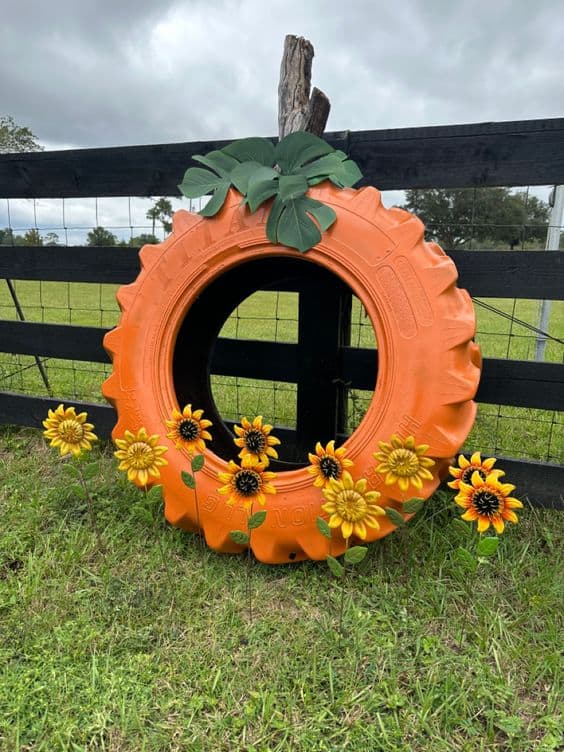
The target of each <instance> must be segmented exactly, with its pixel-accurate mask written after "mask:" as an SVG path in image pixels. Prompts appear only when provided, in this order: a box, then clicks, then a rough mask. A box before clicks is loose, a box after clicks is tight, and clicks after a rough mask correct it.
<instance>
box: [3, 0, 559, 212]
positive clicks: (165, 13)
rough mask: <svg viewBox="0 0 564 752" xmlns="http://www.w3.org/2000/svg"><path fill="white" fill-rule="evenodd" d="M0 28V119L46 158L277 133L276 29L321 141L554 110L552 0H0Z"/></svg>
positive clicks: (555, 21) (555, 23)
mask: <svg viewBox="0 0 564 752" xmlns="http://www.w3.org/2000/svg"><path fill="white" fill-rule="evenodd" d="M1 21H2V23H1V26H0V71H1V73H0V102H1V105H0V114H5V115H12V116H13V118H14V119H15V121H16V122H17V123H19V124H22V125H27V126H29V127H30V128H31V129H32V130H33V132H34V133H35V134H36V135H37V137H38V139H39V140H40V142H41V143H42V144H44V145H45V146H46V148H48V149H58V148H69V147H73V146H81V147H89V146H110V145H112V146H113V145H125V144H143V143H159V142H160V143H164V142H171V141H191V140H200V139H204V140H205V139H211V138H225V139H229V138H239V137H243V136H250V135H273V134H274V133H275V132H276V122H277V85H278V75H279V67H280V58H281V53H282V47H283V40H284V36H285V34H287V33H293V34H298V35H302V36H305V37H307V38H308V39H310V40H311V41H312V43H313V45H314V47H315V59H314V65H313V82H314V84H315V85H317V86H318V87H319V88H321V89H322V90H323V91H324V92H325V93H326V94H327V95H328V96H329V98H330V100H331V104H332V109H331V115H330V118H329V123H328V126H327V129H328V130H341V129H351V130H364V129H377V128H395V127H402V126H420V125H438V124H448V123H465V122H480V121H486V120H517V119H529V118H542V117H556V116H561V115H562V114H563V109H564V108H563V104H564V103H563V97H562V81H563V80H564V52H563V50H564V42H563V40H564V14H563V13H562V5H561V0H536V2H531V0H472V2H470V1H469V0H466V1H465V2H463V1H462V0H459V1H458V2H457V1H456V0H403V2H389V1H387V2H381V1H380V0H346V2H343V1H342V0H340V1H339V2H337V1H336V0H262V1H261V0H215V1H214V0H205V2H204V1H203V0H160V2H158V1H155V0H80V1H78V0H51V1H50V2H41V0H2V19H1ZM12 209H13V211H14V212H17V211H19V210H18V209H17V207H16V206H14V207H12ZM2 221H3V218H2V217H0V225H1V224H2ZM21 221H22V222H23V220H21Z"/></svg>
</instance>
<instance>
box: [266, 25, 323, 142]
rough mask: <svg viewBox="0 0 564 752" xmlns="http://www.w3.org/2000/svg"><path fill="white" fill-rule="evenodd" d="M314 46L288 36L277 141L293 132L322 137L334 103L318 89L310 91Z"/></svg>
mask: <svg viewBox="0 0 564 752" xmlns="http://www.w3.org/2000/svg"><path fill="white" fill-rule="evenodd" d="M313 54H314V53H313V45H312V44H311V42H310V41H308V40H307V39H304V38H303V37H296V36H294V35H293V34H288V35H287V36H286V39H285V40H284V54H283V55H282V63H281V65H280V83H279V84H278V137H279V138H280V139H283V138H284V136H287V135H288V133H293V132H294V131H309V133H313V134H315V135H316V136H322V135H323V131H324V130H325V126H326V125H327V118H328V117H329V110H330V109H331V103H330V102H329V99H328V98H327V97H326V96H325V94H324V93H323V92H322V91H320V90H319V89H317V88H315V87H314V89H313V92H311V97H310V90H311V63H312V60H313Z"/></svg>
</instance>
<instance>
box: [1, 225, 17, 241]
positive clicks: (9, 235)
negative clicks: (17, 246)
mask: <svg viewBox="0 0 564 752" xmlns="http://www.w3.org/2000/svg"><path fill="white" fill-rule="evenodd" d="M0 245H14V232H13V230H12V228H11V227H5V228H4V229H3V230H0Z"/></svg>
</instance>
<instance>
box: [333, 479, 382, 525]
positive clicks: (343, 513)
mask: <svg viewBox="0 0 564 752" xmlns="http://www.w3.org/2000/svg"><path fill="white" fill-rule="evenodd" d="M367 486H368V483H367V481H366V479H365V478H361V479H360V480H357V481H356V482H355V481H354V480H353V479H352V476H351V474H350V473H349V472H348V471H347V470H344V471H343V474H342V477H341V478H340V479H339V480H335V478H330V479H329V485H328V486H327V487H326V488H324V489H323V496H325V499H326V502H325V504H323V505H322V506H321V509H323V511H324V512H327V514H328V515H329V527H332V528H336V527H340V528H341V534H342V536H343V538H350V537H351V535H352V534H353V533H354V534H355V535H356V536H358V537H359V538H362V540H364V539H365V538H366V527H367V526H368V527H371V528H373V529H374V530H378V529H379V528H380V525H379V523H378V520H377V519H376V517H378V516H382V515H384V514H385V512H384V510H383V509H382V507H379V506H378V505H377V504H376V502H377V501H378V499H379V498H380V493H379V492H378V491H367V490H366V489H367Z"/></svg>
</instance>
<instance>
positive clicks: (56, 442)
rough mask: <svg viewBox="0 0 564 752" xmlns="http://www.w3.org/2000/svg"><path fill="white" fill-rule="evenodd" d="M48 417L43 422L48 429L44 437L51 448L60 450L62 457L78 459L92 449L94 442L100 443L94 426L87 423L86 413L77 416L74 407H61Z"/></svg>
mask: <svg viewBox="0 0 564 752" xmlns="http://www.w3.org/2000/svg"><path fill="white" fill-rule="evenodd" d="M47 415H48V417H47V419H46V420H44V421H43V425H44V426H45V428H46V430H45V431H43V435H44V436H45V438H46V439H49V443H50V446H52V447H58V448H59V450H60V452H61V454H62V455H65V454H73V455H74V456H75V457H78V455H79V454H81V453H82V451H83V450H86V451H90V450H91V449H92V442H93V441H98V437H97V436H96V434H95V433H94V432H93V429H94V425H93V424H92V423H87V422H86V418H87V417H88V415H87V414H86V413H79V414H78V415H77V414H76V410H75V408H74V407H66V408H65V406H64V405H59V407H58V408H57V409H56V410H49V412H48V414H47Z"/></svg>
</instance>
